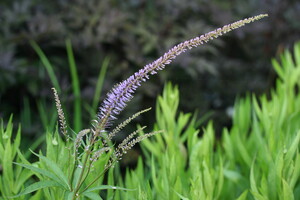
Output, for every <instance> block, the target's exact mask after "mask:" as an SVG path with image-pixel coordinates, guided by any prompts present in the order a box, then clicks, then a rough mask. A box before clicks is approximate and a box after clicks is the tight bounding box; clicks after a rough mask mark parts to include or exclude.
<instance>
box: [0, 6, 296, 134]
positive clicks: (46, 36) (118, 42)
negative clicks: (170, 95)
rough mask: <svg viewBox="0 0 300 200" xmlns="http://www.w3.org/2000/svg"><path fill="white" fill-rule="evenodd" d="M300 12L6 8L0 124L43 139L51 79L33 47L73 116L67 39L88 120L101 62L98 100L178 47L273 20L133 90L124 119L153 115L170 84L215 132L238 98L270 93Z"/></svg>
mask: <svg viewBox="0 0 300 200" xmlns="http://www.w3.org/2000/svg"><path fill="white" fill-rule="evenodd" d="M299 12H300V2H299V1H296V0H289V1H278V0H230V1H222V0H211V1H209V0H189V1H180V0H163V1H152V0H129V1H122V0H110V1H108V0H98V1H97V0H89V1H84V0H72V1H71V0H53V1H42V0H1V1H0V24H1V26H0V117H1V118H4V119H7V120H8V118H9V115H10V114H11V113H14V121H20V122H22V130H23V134H27V135H28V136H29V137H35V136H37V135H41V134H42V133H43V131H41V130H43V123H42V117H41V113H43V109H42V108H46V113H47V114H49V115H51V113H52V112H53V113H55V109H53V106H54V101H53V97H52V92H51V87H52V84H51V81H50V78H49V76H48V74H47V71H46V69H45V67H44V66H43V63H42V62H41V60H40V58H39V57H38V55H37V53H36V52H35V51H34V49H33V47H32V46H31V45H30V41H35V42H36V43H37V44H38V45H39V46H40V48H41V49H42V50H43V51H44V53H45V55H46V56H47V57H48V59H49V60H50V61H51V63H52V65H53V67H54V73H55V75H56V77H57V79H58V82H59V85H60V87H61V89H62V94H61V96H62V100H63V102H62V103H63V104H64V105H66V108H65V109H66V110H67V111H66V113H70V112H71V110H72V104H73V103H74V95H73V93H72V81H71V80H70V79H71V78H70V77H71V75H70V72H69V67H68V65H69V63H68V58H67V52H66V40H67V39H70V41H71V44H72V48H73V52H74V57H75V60H76V66H77V71H78V74H79V83H80V89H81V98H82V102H84V103H83V104H82V109H83V110H84V111H87V110H88V108H87V107H88V106H86V105H88V104H91V103H92V99H93V96H94V90H95V87H96V82H97V79H98V74H99V71H100V68H101V66H102V64H103V61H104V60H105V58H109V66H108V70H107V74H106V77H105V82H104V85H103V90H102V97H101V98H102V99H103V98H104V97H105V96H104V94H105V93H106V92H108V91H109V90H110V89H111V88H112V86H113V85H114V84H115V83H118V82H119V81H121V80H123V79H126V78H127V77H128V76H130V75H131V74H132V73H134V72H135V71H137V70H138V69H140V68H142V67H143V66H144V65H145V64H147V63H149V62H152V61H154V60H155V59H156V58H158V57H159V56H160V55H161V54H163V53H164V52H165V51H167V50H168V49H169V48H171V47H172V46H174V45H175V44H177V43H179V42H181V41H184V40H187V39H190V38H192V37H195V36H198V35H201V34H204V33H206V32H208V31H211V30H213V29H215V28H218V27H221V26H223V25H225V24H228V23H230V22H233V21H236V20H239V19H243V18H245V17H250V16H253V15H256V14H260V13H268V14H269V17H268V18H267V19H264V20H262V21H259V22H256V23H254V24H251V25H249V26H246V27H243V28H241V29H239V30H237V31H234V32H232V33H230V34H228V35H226V36H224V37H222V38H220V39H217V40H214V41H212V42H210V43H209V44H205V45H203V46H202V47H200V48H197V49H194V50H192V51H191V52H188V53H186V54H184V55H182V56H180V57H178V58H177V59H176V61H175V63H173V64H172V66H168V67H167V68H166V69H165V70H164V71H162V72H160V73H159V74H158V75H157V76H156V77H152V78H151V79H150V81H148V82H147V83H146V84H144V85H143V86H142V88H141V89H139V90H138V91H137V95H136V97H135V98H134V99H133V102H131V103H130V104H129V105H128V108H127V110H126V112H124V114H123V115H121V116H120V118H122V117H128V116H130V113H133V112H136V111H138V110H139V109H142V108H146V107H149V106H151V107H154V104H155V98H156V96H157V95H158V94H159V93H160V92H161V90H162V88H163V87H162V86H163V84H164V83H165V82H166V81H167V80H170V81H172V82H173V83H174V84H178V85H179V86H180V93H181V105H180V107H181V110H183V111H186V112H193V111H194V110H195V109H197V110H199V115H203V114H204V113H208V112H209V111H213V118H214V120H215V124H216V125H219V126H224V125H225V126H227V125H228V126H230V120H229V116H228V115H227V114H226V112H227V111H228V110H230V108H231V106H232V105H233V103H234V100H235V98H236V96H237V95H241V96H242V95H244V94H245V92H246V91H251V92H256V93H262V92H263V91H266V90H267V89H268V88H269V87H270V86H272V84H273V80H274V76H275V75H274V74H275V73H274V72H273V70H272V69H271V65H270V58H271V57H273V56H274V55H278V53H280V52H281V51H282V50H283V49H284V48H286V47H290V46H291V45H292V44H293V43H294V42H295V41H296V40H299V35H300V16H299ZM102 99H99V103H100V102H101V100H102ZM41 105H42V106H41ZM44 111H45V109H44ZM50 111H51V112H50ZM68 111H69V112H68ZM151 116H153V111H152V113H151V112H150V113H149V114H148V115H145V116H144V118H143V120H144V121H146V124H148V123H149V122H153V120H154V119H153V117H151ZM71 117H72V113H71V114H69V118H71ZM46 120H47V119H46ZM90 120H91V119H90V115H89V112H83V125H87V124H88V123H89V122H90ZM44 121H45V119H44ZM69 121H71V120H69ZM149 124H150V123H149ZM217 130H218V128H217Z"/></svg>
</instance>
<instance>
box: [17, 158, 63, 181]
mask: <svg viewBox="0 0 300 200" xmlns="http://www.w3.org/2000/svg"><path fill="white" fill-rule="evenodd" d="M14 164H16V165H20V166H22V167H25V168H27V169H30V170H32V171H34V172H37V173H39V174H42V175H44V176H46V177H48V178H50V179H52V180H53V181H55V182H57V183H60V182H61V181H60V179H59V178H58V177H57V176H56V175H55V174H53V173H52V172H50V171H48V170H45V169H41V168H38V167H34V166H33V165H28V164H22V163H16V162H14ZM61 185H62V184H61Z"/></svg>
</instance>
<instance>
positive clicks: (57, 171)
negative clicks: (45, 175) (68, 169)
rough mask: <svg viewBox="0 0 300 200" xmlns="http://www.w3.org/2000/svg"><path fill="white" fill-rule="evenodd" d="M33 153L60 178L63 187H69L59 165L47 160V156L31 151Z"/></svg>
mask: <svg viewBox="0 0 300 200" xmlns="http://www.w3.org/2000/svg"><path fill="white" fill-rule="evenodd" d="M32 153H33V154H34V155H36V156H37V157H39V158H40V159H41V160H43V161H44V162H45V163H46V164H47V166H48V167H49V168H50V169H51V170H52V171H53V173H54V174H55V175H56V176H57V177H58V178H59V179H60V180H61V183H62V184H63V186H64V187H65V189H67V188H68V189H69V190H70V189H71V186H70V185H69V182H68V178H67V177H66V175H65V174H64V173H63V171H62V170H61V169H60V168H59V166H58V165H57V164H56V163H54V162H53V161H52V160H49V159H48V158H47V157H45V156H42V155H39V154H36V153H34V152H32Z"/></svg>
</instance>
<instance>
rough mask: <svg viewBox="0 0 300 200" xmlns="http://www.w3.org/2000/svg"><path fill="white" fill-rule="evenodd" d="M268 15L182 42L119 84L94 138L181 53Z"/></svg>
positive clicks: (105, 103) (109, 96) (106, 104)
mask: <svg viewBox="0 0 300 200" xmlns="http://www.w3.org/2000/svg"><path fill="white" fill-rule="evenodd" d="M267 16H268V15H267V14H261V15H257V16H254V17H250V18H246V19H243V20H239V21H237V22H234V23H232V24H228V25H225V26H223V27H222V28H218V29H216V30H214V31H211V32H209V33H206V34H204V35H201V36H199V37H195V38H193V39H191V40H187V41H185V42H182V43H180V44H178V45H176V46H174V47H173V48H171V49H170V50H169V51H168V52H166V53H165V54H164V55H163V56H161V57H160V58H158V59H157V60H155V61H154V62H152V63H150V64H148V65H146V66H144V68H142V69H140V70H139V71H138V72H136V73H134V74H133V75H132V76H130V77H129V78H128V79H126V80H124V81H123V82H121V83H119V84H117V85H116V86H115V87H114V88H113V89H112V90H111V91H110V92H109V93H108V94H107V97H106V99H105V100H104V101H103V103H102V106H101V107H100V108H99V113H98V116H97V122H98V123H97V127H96V129H95V131H94V134H95V135H94V137H97V136H98V135H99V134H100V132H101V131H102V130H104V129H105V128H107V127H108V126H109V125H110V123H111V122H112V121H113V120H114V119H116V116H117V115H118V114H119V113H120V112H121V111H122V110H123V109H124V108H125V106H126V104H127V103H128V102H129V101H130V100H131V99H132V98H133V93H134V92H135V90H136V89H137V88H138V87H139V86H140V85H141V83H142V82H145V81H146V80H147V79H149V75H154V74H156V73H157V72H158V71H159V70H162V69H164V67H165V66H166V65H168V64H170V63H171V62H172V61H173V60H174V59H175V58H176V57H177V56H178V55H180V54H181V53H183V52H185V51H187V50H189V49H192V48H194V47H198V46H199V45H202V44H204V43H206V42H208V41H210V40H213V39H215V38H217V37H219V36H221V35H223V34H225V33H227V32H230V31H232V30H234V29H237V28H240V27H241V26H244V25H245V24H248V23H251V22H253V21H256V20H259V19H261V18H264V17H267Z"/></svg>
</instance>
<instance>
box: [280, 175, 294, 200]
mask: <svg viewBox="0 0 300 200" xmlns="http://www.w3.org/2000/svg"><path fill="white" fill-rule="evenodd" d="M282 186H283V190H282V191H283V194H282V195H283V199H284V200H294V194H293V190H292V188H291V187H290V186H289V184H288V183H287V182H286V181H285V180H284V179H282Z"/></svg>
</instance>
